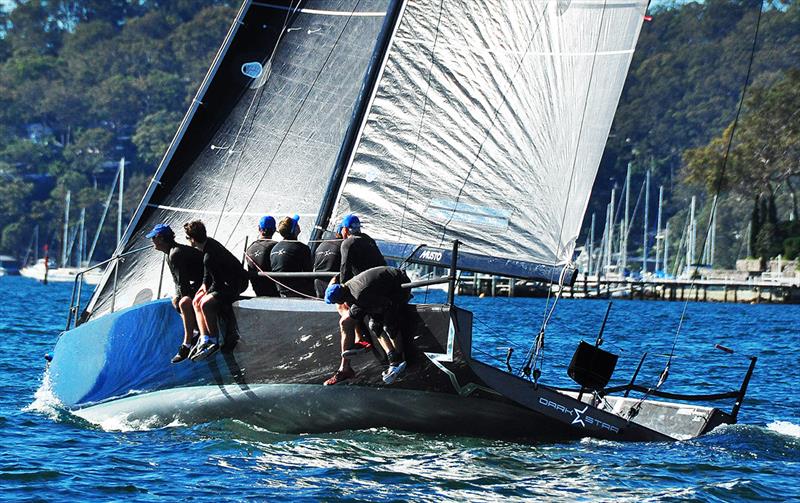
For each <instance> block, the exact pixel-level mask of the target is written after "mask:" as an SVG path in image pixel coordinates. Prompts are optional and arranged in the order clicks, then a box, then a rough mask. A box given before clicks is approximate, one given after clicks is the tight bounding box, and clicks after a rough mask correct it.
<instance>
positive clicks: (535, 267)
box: [333, 0, 647, 279]
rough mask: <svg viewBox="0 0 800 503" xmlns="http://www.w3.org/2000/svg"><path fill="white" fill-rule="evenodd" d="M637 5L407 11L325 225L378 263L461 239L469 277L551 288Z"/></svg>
mask: <svg viewBox="0 0 800 503" xmlns="http://www.w3.org/2000/svg"><path fill="white" fill-rule="evenodd" d="M646 5H647V2H645V1H642V0H636V1H627V0H608V1H603V0H579V1H577V0H576V1H569V0H558V1H533V0H531V1H527V0H526V1H519V0H485V1H481V2H471V1H463V0H418V1H414V2H407V3H406V7H405V10H404V12H403V14H402V18H401V19H400V21H399V25H398V27H397V33H396V35H395V37H394V38H393V40H392V46H391V48H390V52H389V53H388V57H387V62H386V66H385V68H384V70H383V73H382V76H381V79H380V81H379V83H378V86H377V88H376V90H375V95H374V100H373V102H372V107H371V109H370V112H369V114H368V116H367V117H366V120H365V123H364V125H363V131H362V135H361V137H360V141H359V144H358V146H357V148H356V149H355V152H354V155H353V159H352V164H351V166H350V169H349V172H348V173H347V176H346V179H345V181H344V184H343V185H342V188H341V191H340V195H339V199H338V202H337V205H336V208H335V210H334V213H333V217H334V218H341V216H342V215H344V214H347V213H350V212H353V213H357V214H358V215H360V216H361V217H362V220H365V221H366V222H367V227H368V229H369V233H370V235H372V236H373V237H375V238H376V239H379V240H381V241H383V242H384V243H383V244H384V249H385V250H386V251H388V252H390V253H392V252H394V251H398V250H405V251H406V252H410V251H413V250H415V249H416V246H417V245H419V244H426V245H430V246H433V247H440V248H444V249H447V248H449V241H451V240H453V239H459V240H461V241H462V242H463V249H464V252H466V253H470V254H471V255H472V258H473V259H475V260H474V265H473V267H472V268H473V269H474V270H483V271H486V272H495V273H500V274H509V275H514V276H523V277H532V278H541V279H553V278H556V279H557V278H558V273H559V271H561V270H562V269H563V268H564V266H565V265H567V264H568V263H569V262H570V260H571V258H572V254H573V251H574V247H575V241H576V239H577V238H578V233H579V231H580V227H581V220H582V218H583V214H584V212H585V210H586V206H587V203H588V198H589V193H590V191H591V188H592V184H593V183H594V178H595V175H596V172H597V167H598V165H599V162H600V157H601V155H602V152H603V148H604V146H605V142H606V139H607V137H608V133H609V130H610V128H611V122H612V119H613V116H614V112H615V110H616V107H617V102H618V100H619V96H620V94H621V92H622V86H623V84H624V81H625V76H626V73H627V70H628V66H629V64H630V61H631V57H632V54H633V50H634V47H635V45H636V40H637V38H638V34H639V29H640V27H641V22H642V17H643V14H644V12H645V9H646ZM388 243H395V244H397V243H399V244H400V246H393V247H392V246H386V245H387V244H388ZM404 244H407V245H408V246H403V245H404ZM419 255H420V254H419V253H418V254H417V257H416V258H420V257H419ZM440 256H442V255H440ZM431 257H434V258H435V256H434V255H431V254H429V257H428V259H431ZM423 258H424V257H423ZM482 258H483V259H485V260H483V261H482V260H481V259H482ZM422 261H423V262H425V261H426V260H422ZM427 261H428V262H429V263H436V260H427ZM462 265H464V264H462ZM465 268H467V267H465Z"/></svg>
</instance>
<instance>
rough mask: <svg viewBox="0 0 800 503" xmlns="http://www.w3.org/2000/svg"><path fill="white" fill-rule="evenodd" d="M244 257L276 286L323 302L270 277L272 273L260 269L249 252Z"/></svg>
mask: <svg viewBox="0 0 800 503" xmlns="http://www.w3.org/2000/svg"><path fill="white" fill-rule="evenodd" d="M244 256H245V258H246V259H247V260H249V261H250V263H251V264H253V267H255V268H256V269H258V272H260V273H261V274H265V275H266V276H267V279H269V280H270V281H272V282H273V283H275V284H276V285H279V286H282V287H283V288H285V289H287V290H289V291H290V292H292V293H296V294H297V295H299V296H300V297H303V298H306V299H311V300H319V301H321V300H323V299H320V298H319V297H316V296H311V295H308V294H305V293H303V292H298V291H297V290H295V289H294V288H292V287H290V286H287V285H285V284H283V283H281V282H280V281H278V280H277V279H275V278H274V277H272V276H270V275H269V273H270V272H271V271H265V270H263V269H261V268H260V267H258V264H256V262H255V260H253V258H252V257H250V255H248V254H247V252H245V254H244Z"/></svg>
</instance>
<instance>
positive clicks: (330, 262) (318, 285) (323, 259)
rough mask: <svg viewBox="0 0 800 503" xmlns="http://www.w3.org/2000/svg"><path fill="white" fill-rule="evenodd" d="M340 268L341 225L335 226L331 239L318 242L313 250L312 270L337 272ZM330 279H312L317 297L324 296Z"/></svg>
mask: <svg viewBox="0 0 800 503" xmlns="http://www.w3.org/2000/svg"><path fill="white" fill-rule="evenodd" d="M341 268H342V226H341V224H339V225H337V226H336V231H335V232H334V233H333V239H328V240H325V241H323V242H321V243H320V244H319V246H318V247H317V250H316V251H315V252H314V271H315V272H317V271H324V272H339V270H340V269H341ZM328 283H330V280H327V279H320V278H316V279H314V289H315V290H316V291H317V297H319V298H320V299H322V298H324V297H325V288H327V287H328Z"/></svg>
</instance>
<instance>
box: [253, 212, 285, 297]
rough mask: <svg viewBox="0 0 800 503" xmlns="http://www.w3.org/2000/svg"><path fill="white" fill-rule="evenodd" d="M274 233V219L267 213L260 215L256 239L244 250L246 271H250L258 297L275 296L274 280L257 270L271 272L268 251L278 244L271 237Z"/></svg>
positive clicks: (276, 294) (276, 290) (270, 251)
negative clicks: (261, 274) (260, 274)
mask: <svg viewBox="0 0 800 503" xmlns="http://www.w3.org/2000/svg"><path fill="white" fill-rule="evenodd" d="M274 234H275V219H274V218H272V217H271V216H269V215H266V216H263V217H261V220H259V222H258V239H257V240H255V241H253V242H252V243H251V244H250V246H248V247H247V251H245V257H246V258H247V271H248V272H249V273H250V283H251V284H252V285H253V292H255V294H256V295H257V296H259V297H277V296H278V289H277V287H276V286H275V282H274V281H272V280H271V279H269V278H266V277H264V276H259V275H258V273H259V272H272V266H271V265H270V253H272V249H273V248H274V247H275V245H276V244H278V242H277V241H275V240H273V239H272V236H273V235H274Z"/></svg>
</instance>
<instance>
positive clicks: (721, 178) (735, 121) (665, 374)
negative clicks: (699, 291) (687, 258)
mask: <svg viewBox="0 0 800 503" xmlns="http://www.w3.org/2000/svg"><path fill="white" fill-rule="evenodd" d="M757 2H758V17H757V18H756V26H755V31H754V33H753V44H752V47H751V49H750V57H749V60H748V63H747V72H746V74H745V79H744V85H743V86H742V94H741V96H740V97H739V105H738V107H737V109H736V115H735V117H734V119H733V127H732V128H731V134H730V137H729V138H728V145H727V146H726V148H725V155H724V157H723V160H722V166H721V167H720V171H719V176H718V177H717V180H716V187H715V196H716V197H715V198H714V202H713V203H712V205H711V215H714V214H715V213H716V211H717V205H718V204H719V195H720V193H721V192H722V183H723V181H724V180H725V170H726V168H727V166H728V158H729V156H730V152H731V148H732V145H733V138H734V135H735V134H736V127H737V126H738V124H739V116H740V115H741V113H742V107H743V105H744V98H745V96H746V94H747V86H748V85H749V84H750V76H751V73H752V70H753V60H754V59H755V54H756V47H757V45H758V32H759V29H760V27H761V16H762V14H763V12H764V3H763V2H762V1H761V0H757ZM710 232H711V226H710V225H709V226H708V229H706V233H705V235H704V236H703V244H702V246H701V247H700V248H701V249H703V248H705V246H706V241H707V240H708V237H709V234H710ZM687 267H691V264H687ZM694 267H695V269H694V272H693V273H692V275H691V282H690V283H689V289H690V290H689V291H690V292H691V288H692V287H693V286H694V284H695V281H696V278H697V273H698V271H699V265H698V264H695V266H694ZM688 306H689V300H688V298H687V299H684V302H683V308H682V310H681V316H680V319H679V320H678V328H677V330H676V331H675V336H674V337H673V339H672V348H671V349H670V352H669V357H668V358H667V363H666V365H665V366H664V370H663V371H662V372H661V374H660V375H659V378H658V382H657V383H656V385H655V386H654V387H652V388H649V389H648V390H647V392H646V393H645V394H644V395H643V396H642V397H641V398H640V399H639V401H638V402H637V403H636V404H634V405H633V406H632V407H631V409H630V412H629V419H632V418H633V417H634V416H635V415H636V414H637V413H638V411H639V407H641V404H642V403H644V400H645V399H647V397H648V396H650V394H651V393H652V392H653V391H656V390H658V389H659V388H660V387H661V385H663V384H664V382H665V381H666V380H667V377H668V376H669V369H670V365H671V364H672V360H673V358H674V355H675V347H676V346H677V344H678V337H679V336H680V333H681V329H682V328H683V321H684V319H685V318H686V309H687V307H688Z"/></svg>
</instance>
